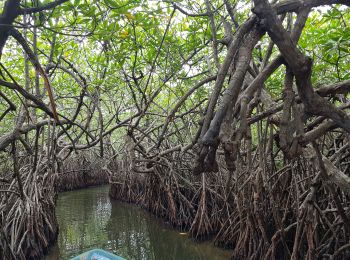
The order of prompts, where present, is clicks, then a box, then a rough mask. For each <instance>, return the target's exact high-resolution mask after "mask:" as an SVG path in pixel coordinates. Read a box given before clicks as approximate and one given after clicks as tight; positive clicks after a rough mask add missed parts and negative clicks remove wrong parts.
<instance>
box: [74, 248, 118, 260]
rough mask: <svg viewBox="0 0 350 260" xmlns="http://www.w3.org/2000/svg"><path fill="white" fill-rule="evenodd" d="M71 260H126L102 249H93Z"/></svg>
mask: <svg viewBox="0 0 350 260" xmlns="http://www.w3.org/2000/svg"><path fill="white" fill-rule="evenodd" d="M71 260H125V259H124V258H122V257H120V256H117V255H114V254H111V253H109V252H107V251H104V250H102V249H93V250H90V251H87V252H85V253H83V254H81V255H78V256H76V257H73V258H72V259H71Z"/></svg>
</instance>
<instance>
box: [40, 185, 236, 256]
mask: <svg viewBox="0 0 350 260" xmlns="http://www.w3.org/2000/svg"><path fill="white" fill-rule="evenodd" d="M108 189H109V187H108V186H102V187H96V188H89V189H83V190H77V191H70V192H64V193H61V194H59V197H58V201H57V207H56V214H57V218H58V222H59V227H60V233H59V237H58V242H57V243H56V245H55V246H54V247H53V248H52V250H51V252H50V254H49V255H48V257H47V258H46V259H47V260H53V259H54V260H56V259H69V258H70V257H73V256H75V255H78V254H80V253H82V252H84V251H87V250H89V249H92V248H102V249H105V250H108V251H110V252H113V253H115V254H117V255H120V256H123V257H124V258H126V259H135V260H138V259H152V260H162V259H164V260H165V259H167V260H168V259H179V260H180V259H181V260H182V259H189V260H191V259H211V260H219V259H220V260H221V259H228V258H229V256H230V252H229V251H226V250H221V249H219V248H216V247H214V246H213V245H212V244H211V243H208V242H206V243H196V242H194V241H193V240H191V239H189V238H188V236H187V235H186V234H185V235H184V234H181V233H180V232H179V231H176V230H173V229H171V228H170V227H168V226H166V225H165V224H164V223H163V222H162V221H161V220H158V219H156V218H155V217H154V216H152V215H151V214H149V213H148V212H146V211H145V210H142V209H140V208H137V207H136V206H133V205H129V204H125V203H120V202H114V201H110V199H109V197H108Z"/></svg>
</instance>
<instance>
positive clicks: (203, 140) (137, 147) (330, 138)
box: [0, 0, 350, 259]
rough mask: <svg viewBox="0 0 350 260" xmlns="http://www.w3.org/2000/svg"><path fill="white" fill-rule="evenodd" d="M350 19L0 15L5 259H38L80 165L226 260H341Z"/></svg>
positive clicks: (221, 11)
mask: <svg viewBox="0 0 350 260" xmlns="http://www.w3.org/2000/svg"><path fill="white" fill-rule="evenodd" d="M349 5H350V3H349V1H348V0H322V1H315V0H303V1H299V0H295V1H294V0H288V1H283V0H281V1H272V2H271V3H269V2H268V1H267V0H254V1H246V0H236V1H235V0H215V1H209V0H198V1H187V0H184V1H171V0H164V1H143V0H102V1H93V0H70V1H68V0H32V1H29V0H22V1H21V0H6V1H2V2H0V10H2V14H1V16H0V55H1V56H0V57H1V60H0V100H1V102H0V124H1V127H0V196H1V197H0V210H1V214H0V258H5V259H11V258H15V259H19V258H29V257H32V258H34V259H35V258H37V257H43V254H44V253H45V252H46V250H47V248H48V247H49V246H50V244H51V243H52V242H53V241H54V240H55V236H56V235H57V224H56V220H55V216H54V199H53V198H54V196H55V193H56V191H57V189H55V185H54V183H55V179H57V178H59V183H60V184H59V186H60V188H59V189H60V190H61V189H64V186H65V184H64V183H66V182H67V187H72V186H74V185H71V184H69V183H68V182H70V181H71V182H77V180H79V179H80V177H79V176H78V175H79V167H81V166H82V165H85V163H87V160H86V159H82V158H89V159H88V160H89V163H91V162H92V161H94V160H95V161H96V162H98V163H96V165H97V166H96V165H95V166H93V167H92V166H91V167H90V166H89V167H90V168H89V169H90V171H93V172H94V171H96V172H97V174H101V172H102V171H101V170H103V172H105V173H107V174H108V175H109V181H110V183H111V196H112V197H113V198H117V199H122V200H127V201H131V202H134V203H138V204H140V205H142V206H144V207H146V208H148V209H149V210H150V211H152V212H153V213H155V214H157V215H159V216H162V217H164V218H166V219H168V220H169V221H170V222H171V223H172V224H173V225H175V226H177V227H179V228H182V229H186V230H189V231H190V232H191V234H192V235H193V236H195V237H197V238H209V237H213V238H215V241H216V242H217V244H219V245H222V246H226V247H231V248H233V249H234V255H233V257H234V259H239V258H241V259H247V258H252V259H261V258H266V259H271V258H278V259H282V258H286V259H289V258H292V259H301V258H308V259H316V258H320V259H321V258H330V259H331V258H336V257H340V258H341V257H343V258H346V257H349V254H350V253H349V249H350V244H349V243H350V241H349V237H350V230H349V226H350V204H349V194H350V192H349V190H350V177H349V175H350V166H349V165H350V164H349V154H350V147H349V132H350V116H349V109H348V108H349V89H350V72H349V71H350V62H349V61H350V30H349V23H350V10H349V8H348V6H349ZM94 158H95V159H94ZM84 160H85V161H84ZM74 165H76V166H77V169H73V168H74ZM97 168H98V169H97ZM92 169H94V170H92ZM71 171H75V175H74V180H73V179H71V180H70V178H73V177H70V175H68V173H67V172H71ZM85 171H86V169H85ZM82 172H84V170H82ZM66 173H67V174H66ZM65 174H66V175H65ZM62 176H64V177H63V178H62ZM98 176H100V175H98ZM94 178H96V177H91V179H94ZM101 178H105V177H101ZM85 181H86V180H85ZM78 182H79V181H78ZM56 183H57V181H56ZM96 183H99V181H98V180H96ZM77 186H79V184H77ZM33 187H34V188H33ZM56 188H57V187H56ZM38 216H40V217H39V219H40V221H38V222H37V223H33V219H37V218H38ZM27 231H28V232H27Z"/></svg>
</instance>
